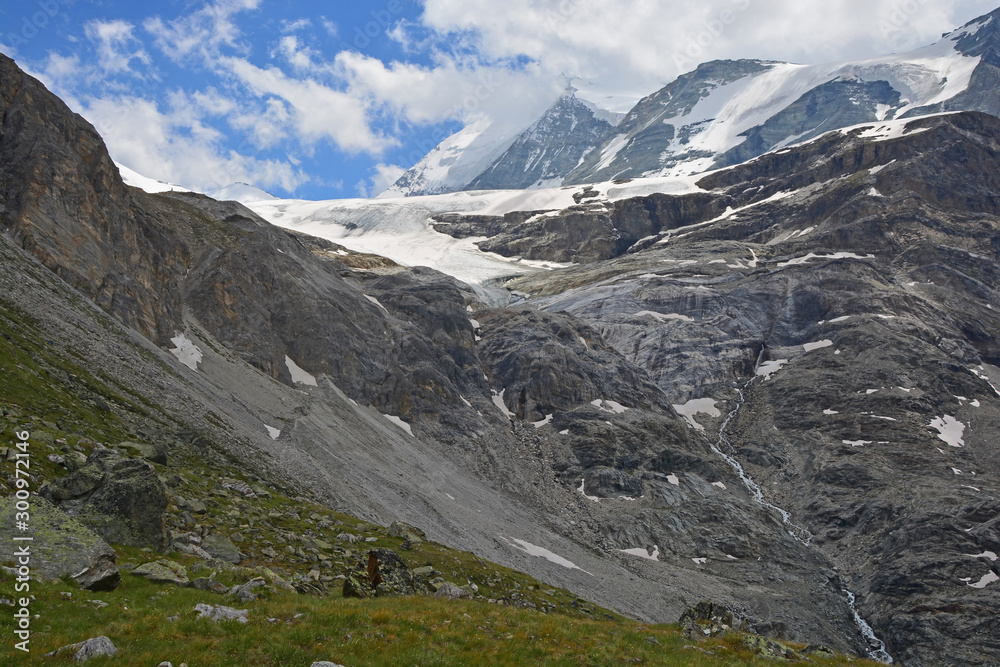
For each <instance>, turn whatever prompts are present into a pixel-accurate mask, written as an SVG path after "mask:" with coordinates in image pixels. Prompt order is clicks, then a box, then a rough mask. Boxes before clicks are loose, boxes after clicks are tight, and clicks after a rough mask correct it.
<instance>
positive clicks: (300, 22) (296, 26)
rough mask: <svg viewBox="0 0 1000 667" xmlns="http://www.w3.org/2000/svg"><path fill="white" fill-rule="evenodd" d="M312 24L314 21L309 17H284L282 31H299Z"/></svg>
mask: <svg viewBox="0 0 1000 667" xmlns="http://www.w3.org/2000/svg"><path fill="white" fill-rule="evenodd" d="M311 25H312V21H310V20H309V19H307V18H301V19H296V20H294V21H293V20H289V19H284V20H282V22H281V32H285V33H289V32H298V31H299V30H303V29H305V28H308V27H309V26H311Z"/></svg>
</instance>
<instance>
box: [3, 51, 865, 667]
mask: <svg viewBox="0 0 1000 667" xmlns="http://www.w3.org/2000/svg"><path fill="white" fill-rule="evenodd" d="M0 64H2V66H3V70H4V71H3V82H4V86H5V87H4V91H3V96H2V97H0V99H2V100H3V104H4V107H3V114H4V123H5V124H4V131H3V146H2V147H0V151H2V153H3V155H4V160H3V171H2V172H0V196H2V198H3V203H4V230H5V233H4V234H3V236H2V242H3V246H4V248H5V251H4V253H5V260H4V265H5V267H8V268H9V270H8V271H5V272H4V276H5V281H6V283H7V284H6V285H5V290H4V295H5V297H4V298H5V301H6V302H8V303H9V304H10V307H11V308H13V309H14V311H15V312H18V313H29V312H30V313H34V314H36V315H35V317H38V318H41V320H42V321H43V322H44V327H43V329H44V330H45V331H46V332H48V333H47V337H48V338H49V339H50V340H52V341H53V342H54V343H53V344H58V345H59V346H60V349H62V350H64V351H65V352H66V353H68V350H69V349H72V351H73V352H72V354H73V356H74V357H75V358H78V359H80V360H81V362H82V363H84V364H85V365H87V366H89V367H91V368H93V369H94V371H95V372H97V373H99V374H100V375H101V376H107V377H113V378H114V381H113V385H114V386H115V387H116V388H117V391H118V392H119V393H120V394H121V395H122V398H121V399H119V400H118V401H116V403H117V406H112V405H109V406H108V407H109V408H110V409H111V410H112V411H113V412H114V413H115V414H118V415H120V417H119V418H120V419H123V420H127V421H128V422H129V423H131V424H133V425H134V428H135V429H140V428H141V429H144V431H145V432H146V433H147V434H148V435H147V436H145V439H147V440H153V441H154V442H161V443H162V444H163V446H165V447H166V448H167V450H168V455H169V450H170V448H171V447H174V446H177V445H176V443H177V442H178V440H180V441H182V442H183V441H187V442H191V441H192V438H194V439H196V440H197V441H199V442H206V443H212V446H213V447H216V448H219V449H220V450H221V451H223V452H224V453H225V455H226V456H227V457H230V458H231V459H233V460H235V461H237V462H238V463H239V465H240V466H242V467H243V468H244V469H245V470H246V471H247V474H253V475H256V476H257V477H260V478H262V479H267V480H271V481H273V482H274V483H280V484H282V485H284V486H287V487H288V488H290V489H293V490H294V491H295V492H296V493H300V494H302V495H304V496H308V497H312V498H315V499H316V500H318V501H320V502H323V503H326V504H329V505H331V506H333V507H334V508H336V509H340V510H344V511H349V512H350V513H351V514H353V515H354V516H358V517H361V518H363V519H369V520H375V521H379V522H382V523H383V524H387V523H390V522H391V521H393V520H403V521H405V522H406V523H408V524H411V525H415V526H418V527H419V528H421V529H422V530H424V531H425V532H426V534H427V536H428V537H429V538H431V539H434V540H437V541H439V542H444V543H448V544H453V545H456V546H460V547H463V548H466V549H468V550H470V551H473V552H475V553H477V554H478V555H480V556H482V557H486V558H490V559H491V560H494V561H496V562H499V563H502V564H508V565H510V566H514V567H517V568H521V569H524V570H526V571H529V572H534V573H537V574H538V575H539V576H540V577H541V578H543V579H544V580H546V581H551V582H553V584H556V585H561V586H564V587H566V588H568V589H569V590H572V591H573V592H574V593H575V594H577V595H579V596H581V597H584V598H586V599H590V600H594V601H596V602H599V603H601V604H604V605H605V606H608V607H611V608H613V609H615V610H619V611H622V612H624V613H627V614H629V615H632V616H634V617H638V618H642V619H648V620H656V619H659V620H671V621H672V620H675V619H677V618H678V617H679V616H680V613H681V612H682V611H683V610H684V609H685V608H686V607H687V606H690V604H691V603H692V602H693V601H696V600H700V599H702V598H704V597H709V596H710V597H712V598H713V599H715V600H718V601H719V602H722V603H725V604H727V605H728V606H730V607H732V608H734V609H736V610H738V611H739V612H740V613H741V614H742V615H743V616H744V617H745V618H747V619H748V622H749V623H751V624H753V627H755V628H757V629H759V630H760V631H762V632H770V631H771V630H774V631H776V632H780V633H781V634H784V635H786V636H789V637H791V636H794V637H799V638H802V639H804V640H806V641H815V642H818V643H824V644H826V645H828V646H831V647H834V648H838V649H841V650H844V651H852V652H861V651H863V650H864V647H865V644H864V640H863V638H862V637H861V636H860V634H859V633H858V632H857V631H856V628H855V625H854V623H853V621H852V616H851V610H850V607H849V605H848V602H847V598H846V596H845V595H844V593H843V592H842V590H841V586H840V585H839V583H838V582H839V577H838V576H836V575H834V574H833V573H832V570H830V569H829V568H828V565H829V564H828V563H827V562H826V561H825V560H824V559H823V558H822V557H819V556H817V555H816V554H815V553H814V552H811V551H809V550H808V549H806V548H805V546H804V545H801V544H800V543H798V542H797V541H795V540H794V539H792V538H791V537H790V536H789V535H788V534H787V532H786V531H785V530H784V529H783V528H782V526H781V525H780V524H778V523H776V522H774V521H773V520H772V519H771V518H770V516H769V514H768V512H767V511H766V509H764V508H762V507H759V506H757V505H755V504H754V503H753V502H751V501H750V500H749V497H748V495H747V494H746V492H745V491H744V490H743V489H742V487H741V486H740V484H739V482H738V478H737V477H736V476H735V474H734V473H733V472H732V471H731V470H730V469H728V468H727V467H725V466H720V465H718V462H717V461H716V460H715V455H714V454H713V453H712V451H711V448H710V447H709V446H708V444H707V443H706V442H704V441H703V440H701V439H700V438H698V437H697V435H696V434H695V433H693V432H692V431H691V430H690V429H689V428H688V427H687V425H686V423H685V422H684V420H682V419H681V418H680V417H679V416H678V415H677V414H676V413H675V412H674V411H673V409H672V408H671V407H670V405H669V402H668V400H667V399H666V397H665V396H664V395H663V394H662V392H660V390H659V389H658V388H657V387H656V386H655V384H654V383H653V382H652V381H650V380H648V379H645V378H646V373H645V371H643V370H641V369H639V368H637V367H635V366H634V365H632V364H631V363H630V362H628V361H627V360H625V359H624V358H623V357H622V356H621V354H620V353H618V352H616V351H614V350H613V349H612V348H610V347H609V346H607V345H606V344H605V343H604V342H603V341H602V339H601V337H600V336H599V335H598V334H597V333H596V332H595V331H594V330H593V329H592V328H590V327H588V326H587V325H585V324H583V323H582V322H580V321H579V320H577V319H575V318H572V317H567V316H560V317H558V318H555V319H554V320H553V319H552V318H550V317H548V316H546V317H542V318H539V317H537V316H536V315H534V314H533V313H531V312H519V311H510V312H508V311H495V310H493V309H491V308H490V307H489V305H488V304H486V303H484V302H482V301H481V300H480V299H479V298H478V297H477V296H476V293H475V292H473V291H472V290H471V289H469V288H468V287H467V286H465V285H463V284H460V283H457V282H456V281H454V280H453V279H451V278H449V277H447V276H444V275H442V274H440V273H437V272H435V271H431V270H422V269H400V268H398V267H396V268H392V267H391V266H390V265H389V264H388V263H386V264H383V265H381V266H378V267H377V268H376V270H357V269H352V268H351V267H349V266H348V265H347V264H345V263H344V262H343V261H341V257H342V255H340V254H338V251H337V250H336V249H334V248H330V247H324V244H323V243H321V242H319V241H315V242H308V243H303V242H301V241H300V240H299V237H297V236H295V235H293V234H289V233H288V232H285V231H283V230H281V229H279V228H276V227H273V226H271V225H269V224H268V223H266V222H264V221H263V220H261V219H260V218H258V217H257V216H255V215H254V214H253V213H251V212H250V211H249V210H247V209H245V208H243V207H242V206H240V205H238V204H236V203H233V202H228V203H226V202H216V201H214V200H211V199H208V198H206V197H204V196H201V195H196V194H191V193H164V194H160V195H149V194H146V193H144V192H141V191H138V190H134V189H130V188H128V187H126V186H124V185H123V184H122V182H121V181H120V179H119V178H118V176H117V174H118V172H117V169H116V168H115V166H114V164H113V163H112V162H111V161H110V159H109V158H108V156H107V154H106V152H104V151H103V145H102V143H101V141H100V138H99V137H98V136H97V135H96V133H95V132H94V130H93V128H92V127H90V126H89V125H88V124H87V123H86V122H84V121H83V120H82V119H80V118H79V117H77V116H74V115H72V114H70V113H69V112H68V110H67V109H66V108H65V106H63V105H62V104H61V102H59V101H58V100H57V99H56V98H54V97H52V96H51V95H50V94H49V93H47V92H46V91H45V90H44V89H43V88H42V87H41V85H40V84H39V83H38V82H37V81H35V80H33V79H31V78H30V77H28V76H26V75H24V74H23V73H21V72H20V71H19V70H18V69H17V68H16V66H15V65H14V64H13V63H12V61H10V60H6V59H4V60H3V61H2V63H0ZM40 146H44V147H45V150H44V151H42V150H38V147H40ZM348 259H350V258H348ZM39 262H41V266H44V267H45V269H44V271H43V270H42V269H41V266H39V264H38V263H39ZM39 271H42V273H41V274H40V273H39ZM102 274H103V275H102ZM42 275H53V276H59V277H61V278H62V279H63V280H64V281H65V282H66V283H68V284H69V285H71V286H72V287H73V288H75V289H76V290H77V291H78V292H79V293H80V294H83V295H85V296H87V297H89V298H91V299H93V301H94V303H96V304H97V305H99V306H100V307H102V308H104V309H105V311H106V312H108V313H110V314H111V315H112V316H113V317H114V319H108V318H107V317H100V316H98V315H96V314H95V312H96V311H92V310H90V309H88V306H87V305H86V304H85V303H80V302H79V299H76V300H74V298H73V297H72V296H71V294H69V295H68V294H67V292H66V291H65V290H59V289H54V290H53V289H50V288H49V287H48V285H49V284H51V280H47V279H44V278H38V277H36V278H31V276H42ZM479 318H481V319H479ZM484 328H486V329H484ZM489 328H492V329H493V330H494V332H493V333H491V331H490V330H488V329H489ZM477 332H478V333H477ZM496 332H508V333H507V334H504V335H502V336H500V338H495V336H497V335H499V334H498V333H496ZM554 351H560V352H559V354H558V355H554V354H553V352H554ZM557 359H562V361H560V362H559V363H553V362H554V361H555V360H557ZM546 377H547V378H548V380H544V378H546ZM540 381H542V382H543V384H538V383H539V382H540ZM545 382H547V384H546V383H545ZM508 383H510V388H508V387H507V384H508ZM564 385H565V386H569V387H573V389H572V390H571V391H567V392H559V393H557V394H556V395H553V396H545V395H544V391H545V390H546V388H547V387H553V386H564ZM126 397H127V398H126ZM102 400H103V402H104V403H105V404H107V403H108V401H107V400H105V399H102ZM95 401H96V399H95ZM129 406H134V407H129ZM139 406H148V407H146V408H140V407H139ZM539 408H541V409H545V410H550V411H553V412H558V417H557V418H556V419H557V421H556V424H557V425H558V426H559V428H560V429H561V430H565V431H567V432H568V433H569V434H570V437H569V438H568V439H567V440H566V441H565V442H564V443H563V444H561V445H560V447H558V448H557V449H551V448H550V447H549V446H548V445H545V443H546V442H547V440H548V439H547V438H541V437H540V435H541V433H542V431H544V430H545V428H543V427H546V426H547V425H545V424H539V428H538V429H536V428H535V427H534V426H532V425H530V424H524V423H523V422H522V421H521V420H520V419H519V418H518V417H517V414H521V415H528V414H533V413H534V412H537V411H538V409H539ZM149 409H155V413H153V414H155V415H156V416H155V417H154V416H153V414H149ZM512 417H513V420H512ZM541 421H544V418H543V419H542V420H541ZM547 428H548V429H551V428H554V427H553V426H547ZM190 434H193V435H190ZM573 434H575V435H573ZM675 460H683V461H688V462H692V464H693V465H697V467H698V469H699V470H701V471H702V473H701V474H703V475H705V477H704V478H702V480H701V481H699V482H697V484H698V487H697V489H698V490H697V491H691V492H685V491H684V490H683V489H679V488H677V485H675V484H674V474H673V472H670V471H671V470H672V466H673V465H674V461H675ZM622 461H624V462H628V461H634V462H635V463H634V464H633V463H629V464H628V465H629V466H630V468H629V469H630V471H631V473H630V474H629V475H628V476H626V477H622V478H620V479H617V478H616V477H615V475H616V474H617V473H615V468H614V466H615V465H616V462H622ZM609 475H610V476H609ZM588 480H589V481H588ZM641 480H648V482H647V483H648V484H649V485H650V490H649V492H648V495H647V498H648V499H649V502H650V503H652V504H653V508H654V509H651V510H650V511H648V512H646V511H644V512H643V513H642V515H641V516H636V515H634V514H633V513H632V511H631V506H632V505H633V504H634V503H635V504H636V505H635V506H636V507H638V504H637V503H636V501H635V500H631V501H630V500H626V499H622V500H615V501H611V502H610V503H605V502H601V503H597V502H595V501H594V500H593V498H596V497H598V496H597V495H595V494H609V493H611V494H614V496H615V497H618V496H626V495H630V494H631V493H634V492H635V491H636V490H637V488H636V484H637V483H638V482H640V481H641ZM588 484H589V486H588ZM654 489H655V495H653V493H654ZM678 503H680V504H683V513H684V514H683V516H685V517H687V518H686V519H685V522H684V523H678V522H677V517H676V512H675V511H673V510H670V509H669V508H670V507H672V506H673V505H676V504H678ZM655 508H661V509H655ZM637 522H638V523H637ZM706 522H708V523H711V525H712V526H713V528H712V535H711V536H708V535H706V534H705V533H704V531H703V529H702V525H704V524H705V523H706ZM657 525H663V526H673V528H670V530H671V531H672V532H674V531H676V532H677V535H676V537H675V539H674V540H673V541H672V543H671V544H670V545H668V544H667V542H666V541H664V542H663V546H662V549H663V554H662V555H661V556H660V561H659V562H660V563H664V562H670V563H671V564H672V565H673V566H672V567H657V564H656V563H653V562H652V561H648V560H647V559H644V558H640V557H638V556H636V555H633V554H632V553H625V552H624V551H623V550H629V549H642V548H644V547H645V546H646V544H647V537H648V536H649V532H648V530H646V529H644V528H642V526H657ZM723 549H725V550H727V554H728V555H731V556H732V557H733V559H735V560H732V559H728V556H727V555H724V554H722V553H721V550H723ZM716 551H719V553H718V554H716ZM644 553H645V552H644ZM647 556H648V554H647ZM716 557H718V558H723V559H727V560H724V561H720V563H721V564H720V567H714V566H708V567H706V563H707V562H708V559H709V558H713V559H714V558H716ZM757 558H760V560H759V561H758V560H756V559H757ZM730 561H731V562H730ZM651 585H652V586H653V587H654V589H655V590H656V591H658V592H657V593H654V594H650V590H651Z"/></svg>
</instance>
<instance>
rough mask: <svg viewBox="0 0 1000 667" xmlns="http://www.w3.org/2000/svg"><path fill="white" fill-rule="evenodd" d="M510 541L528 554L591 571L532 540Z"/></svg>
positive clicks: (570, 567) (567, 566)
mask: <svg viewBox="0 0 1000 667" xmlns="http://www.w3.org/2000/svg"><path fill="white" fill-rule="evenodd" d="M504 539H506V538H504ZM508 542H509V543H510V544H512V545H513V546H514V547H516V548H518V549H520V550H521V551H523V552H524V553H526V554H528V555H529V556H537V557H538V558H544V559H545V560H547V561H549V562H550V563H555V564H556V565H560V566H562V567H565V568H566V569H568V570H580V572H584V573H586V574H590V572H587V571H586V570H584V569H581V568H580V567H577V565H576V564H575V563H573V562H572V561H570V560H568V559H566V558H563V557H562V556H560V555H559V554H554V553H552V552H551V551H549V550H548V549H545V548H543V547H539V546H536V545H534V544H532V543H531V542H527V541H525V540H517V539H511V540H508ZM591 576H593V575H591Z"/></svg>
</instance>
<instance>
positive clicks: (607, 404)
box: [590, 398, 628, 415]
mask: <svg viewBox="0 0 1000 667" xmlns="http://www.w3.org/2000/svg"><path fill="white" fill-rule="evenodd" d="M590 404H591V405H593V406H594V407H595V408H599V409H600V410H601V411H602V412H610V413H612V414H616V415H620V414H622V413H623V412H626V411H627V410H628V408H626V407H625V406H624V405H622V404H621V403H618V402H617V401H609V400H608V399H606V398H605V399H600V398H599V399H597V400H596V401H591V402H590Z"/></svg>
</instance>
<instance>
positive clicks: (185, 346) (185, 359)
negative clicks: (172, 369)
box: [170, 334, 205, 371]
mask: <svg viewBox="0 0 1000 667" xmlns="http://www.w3.org/2000/svg"><path fill="white" fill-rule="evenodd" d="M170 342H171V343H173V344H174V345H176V346H177V347H175V348H174V349H173V350H170V353H171V354H172V355H174V356H175V357H177V361H179V362H181V363H182V364H184V365H185V366H187V367H188V368H190V369H191V370H193V371H197V370H198V364H200V363H201V360H202V358H203V357H204V356H205V355H204V354H202V351H201V348H199V347H198V346H197V345H195V344H194V343H193V342H192V341H191V339H189V338H188V337H187V336H185V335H184V334H177V335H176V336H174V337H173V338H171V339H170Z"/></svg>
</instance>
